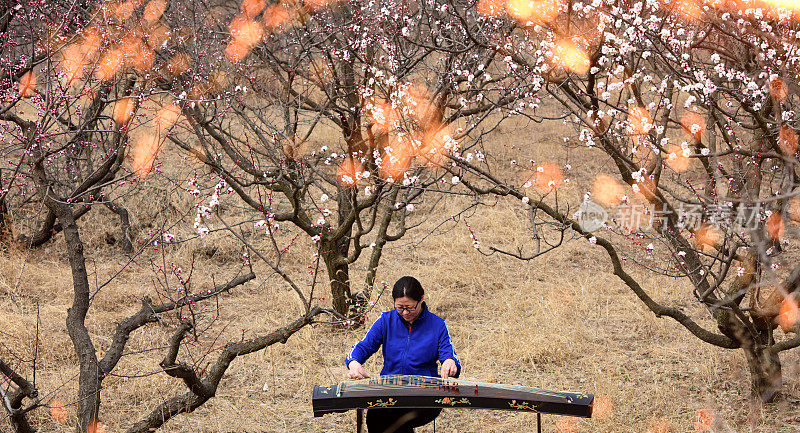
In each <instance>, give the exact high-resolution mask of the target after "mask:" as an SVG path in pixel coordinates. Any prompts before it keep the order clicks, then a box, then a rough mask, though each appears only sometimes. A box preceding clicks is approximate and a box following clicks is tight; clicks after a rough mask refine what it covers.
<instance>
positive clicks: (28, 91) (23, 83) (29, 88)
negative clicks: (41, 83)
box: [19, 71, 36, 98]
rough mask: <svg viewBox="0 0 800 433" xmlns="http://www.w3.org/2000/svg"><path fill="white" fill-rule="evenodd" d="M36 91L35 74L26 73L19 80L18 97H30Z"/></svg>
mask: <svg viewBox="0 0 800 433" xmlns="http://www.w3.org/2000/svg"><path fill="white" fill-rule="evenodd" d="M34 90H36V72H33V71H28V72H26V73H24V74H23V75H22V77H20V79H19V96H21V97H23V98H27V97H30V96H31V95H33V92H34Z"/></svg>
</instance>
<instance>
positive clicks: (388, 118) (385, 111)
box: [370, 102, 399, 132]
mask: <svg viewBox="0 0 800 433" xmlns="http://www.w3.org/2000/svg"><path fill="white" fill-rule="evenodd" d="M370 117H372V121H373V122H374V123H375V125H376V126H377V128H378V129H379V130H380V131H383V132H389V131H393V130H394V129H395V128H397V126H398V122H399V118H398V116H397V112H396V111H395V109H394V108H392V105H391V104H389V103H388V102H383V103H379V104H377V105H375V106H374V107H372V110H371V111H370Z"/></svg>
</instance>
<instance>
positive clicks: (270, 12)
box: [263, 4, 295, 29]
mask: <svg viewBox="0 0 800 433" xmlns="http://www.w3.org/2000/svg"><path fill="white" fill-rule="evenodd" d="M294 13H295V11H294V10H289V8H287V7H286V6H284V5H283V4H275V5H269V6H267V9H266V10H265V11H264V17H263V22H264V27H266V28H267V29H275V28H277V27H281V26H283V25H284V23H286V22H287V21H288V20H289V19H290V18H292V16H293V15H294Z"/></svg>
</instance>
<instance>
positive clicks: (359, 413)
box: [356, 409, 542, 433]
mask: <svg viewBox="0 0 800 433" xmlns="http://www.w3.org/2000/svg"><path fill="white" fill-rule="evenodd" d="M363 424H364V409H356V433H361V432H362V430H361V429H362V425H363ZM433 431H434V432H435V431H436V420H435V419H434V420H433ZM536 432H537V433H542V414H541V413H538V412H537V413H536Z"/></svg>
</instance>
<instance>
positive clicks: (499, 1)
mask: <svg viewBox="0 0 800 433" xmlns="http://www.w3.org/2000/svg"><path fill="white" fill-rule="evenodd" d="M477 9H478V13H480V14H481V15H483V16H485V17H493V18H497V17H499V16H500V15H503V12H505V10H506V0H479V1H478V5H477Z"/></svg>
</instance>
